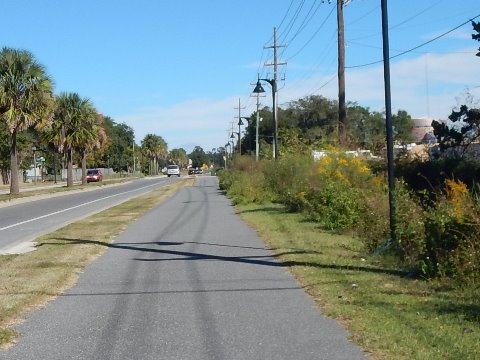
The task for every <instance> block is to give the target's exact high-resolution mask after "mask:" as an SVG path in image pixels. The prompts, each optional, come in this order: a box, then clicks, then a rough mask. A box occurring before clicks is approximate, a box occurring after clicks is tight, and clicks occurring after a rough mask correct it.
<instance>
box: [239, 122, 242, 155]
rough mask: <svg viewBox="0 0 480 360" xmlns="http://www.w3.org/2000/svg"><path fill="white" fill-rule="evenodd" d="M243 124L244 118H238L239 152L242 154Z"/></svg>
mask: <svg viewBox="0 0 480 360" xmlns="http://www.w3.org/2000/svg"><path fill="white" fill-rule="evenodd" d="M242 125H243V121H242V118H239V119H238V154H239V155H242V143H241V142H240V126H242Z"/></svg>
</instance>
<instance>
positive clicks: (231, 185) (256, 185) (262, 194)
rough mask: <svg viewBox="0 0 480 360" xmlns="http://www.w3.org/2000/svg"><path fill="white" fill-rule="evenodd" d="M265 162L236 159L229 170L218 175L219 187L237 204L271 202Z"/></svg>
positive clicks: (243, 158)
mask: <svg viewBox="0 0 480 360" xmlns="http://www.w3.org/2000/svg"><path fill="white" fill-rule="evenodd" d="M263 166H264V165H263V162H256V161H255V160H254V159H252V158H251V157H246V156H245V157H240V156H239V157H236V158H235V159H234V162H233V164H231V168H230V169H229V170H223V171H221V172H220V173H219V174H218V178H219V186H220V189H221V190H224V191H226V193H227V195H228V196H229V197H230V198H231V199H232V201H233V202H234V203H235V204H239V203H249V202H253V203H263V202H265V201H271V199H272V195H271V191H269V190H268V188H267V187H266V186H265V177H264V173H263Z"/></svg>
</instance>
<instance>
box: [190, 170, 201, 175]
mask: <svg viewBox="0 0 480 360" xmlns="http://www.w3.org/2000/svg"><path fill="white" fill-rule="evenodd" d="M197 174H203V170H202V169H194V168H190V169H188V175H197Z"/></svg>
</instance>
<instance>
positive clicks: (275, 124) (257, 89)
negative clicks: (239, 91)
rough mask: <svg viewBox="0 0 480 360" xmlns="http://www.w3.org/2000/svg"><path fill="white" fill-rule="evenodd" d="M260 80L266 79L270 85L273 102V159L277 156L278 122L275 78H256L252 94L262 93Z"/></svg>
mask: <svg viewBox="0 0 480 360" xmlns="http://www.w3.org/2000/svg"><path fill="white" fill-rule="evenodd" d="M260 80H262V81H266V82H268V83H269V84H270V86H271V87H272V103H273V109H272V114H273V159H274V160H275V159H276V158H277V148H278V135H277V134H278V122H277V99H276V97H277V96H276V94H277V82H276V81H275V79H258V80H257V85H256V86H255V89H253V93H254V94H260V93H264V92H265V90H264V89H263V87H262V84H261V83H260ZM257 129H258V111H257Z"/></svg>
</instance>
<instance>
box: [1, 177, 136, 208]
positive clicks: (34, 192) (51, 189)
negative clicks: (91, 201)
mask: <svg viewBox="0 0 480 360" xmlns="http://www.w3.org/2000/svg"><path fill="white" fill-rule="evenodd" d="M132 179H133V178H119V179H111V180H104V181H101V182H93V183H88V184H87V185H80V184H79V185H74V186H73V187H67V186H66V185H65V186H55V185H54V184H41V185H38V186H36V185H32V184H29V185H28V186H26V187H23V188H22V189H20V193H18V194H16V195H10V194H0V205H1V204H2V203H3V202H6V203H8V202H10V201H12V200H18V199H24V198H28V197H32V196H38V195H51V194H57V193H66V192H69V191H84V190H92V189H94V188H96V187H101V186H108V185H114V184H121V183H125V182H128V181H131V180H132ZM36 187H38V189H35V188H36ZM3 188H5V189H7V188H8V189H9V187H6V186H3ZM27 189H28V190H27Z"/></svg>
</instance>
